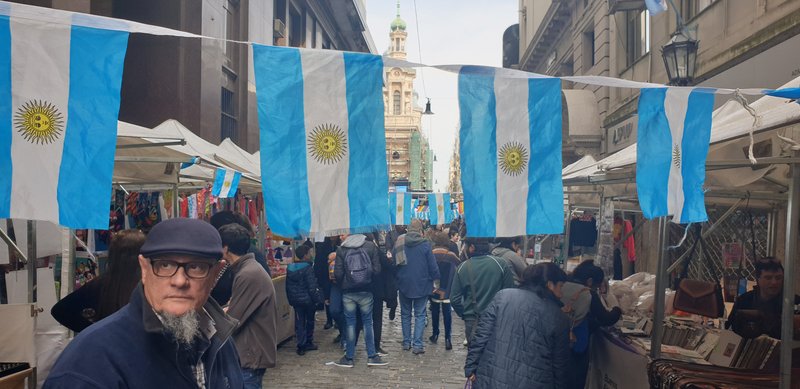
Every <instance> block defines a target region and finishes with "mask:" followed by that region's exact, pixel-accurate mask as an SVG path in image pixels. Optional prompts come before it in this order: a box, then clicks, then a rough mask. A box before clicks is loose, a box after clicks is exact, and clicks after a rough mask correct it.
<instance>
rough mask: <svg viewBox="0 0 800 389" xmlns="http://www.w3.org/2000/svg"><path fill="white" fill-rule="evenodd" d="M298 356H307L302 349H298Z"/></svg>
mask: <svg viewBox="0 0 800 389" xmlns="http://www.w3.org/2000/svg"><path fill="white" fill-rule="evenodd" d="M297 355H306V350H303V349H302V348H298V349H297Z"/></svg>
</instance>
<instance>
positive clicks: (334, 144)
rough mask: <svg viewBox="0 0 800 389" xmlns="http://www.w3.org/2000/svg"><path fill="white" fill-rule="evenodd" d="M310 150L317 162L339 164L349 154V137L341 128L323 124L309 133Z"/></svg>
mask: <svg viewBox="0 0 800 389" xmlns="http://www.w3.org/2000/svg"><path fill="white" fill-rule="evenodd" d="M308 148H309V151H310V154H311V156H312V157H313V158H314V159H316V160H317V162H320V163H324V164H326V165H329V164H333V163H336V162H339V161H340V160H341V159H342V158H343V157H344V155H345V153H346V152H347V136H346V135H345V133H344V131H342V129H341V128H339V126H337V125H335V124H332V123H323V124H320V125H318V126H316V127H314V129H313V130H311V132H310V133H309V135H308Z"/></svg>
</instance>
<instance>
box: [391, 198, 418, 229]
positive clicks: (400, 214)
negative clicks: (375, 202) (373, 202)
mask: <svg viewBox="0 0 800 389" xmlns="http://www.w3.org/2000/svg"><path fill="white" fill-rule="evenodd" d="M414 212H415V210H414V209H413V208H412V207H411V194H410V193H399V192H398V193H389V215H390V217H391V222H392V224H393V225H396V226H405V225H409V224H411V218H412V216H413V215H414Z"/></svg>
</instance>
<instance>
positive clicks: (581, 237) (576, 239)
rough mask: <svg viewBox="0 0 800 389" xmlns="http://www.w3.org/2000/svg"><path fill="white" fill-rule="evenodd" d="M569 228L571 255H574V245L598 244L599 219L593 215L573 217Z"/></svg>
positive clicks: (592, 245) (587, 245)
mask: <svg viewBox="0 0 800 389" xmlns="http://www.w3.org/2000/svg"><path fill="white" fill-rule="evenodd" d="M569 230H570V232H569V255H570V256H573V255H574V251H573V247H574V246H583V247H594V246H595V245H596V244H597V220H596V219H595V218H594V217H593V216H592V217H589V218H574V219H572V221H571V222H570V226H569Z"/></svg>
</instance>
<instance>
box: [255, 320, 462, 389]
mask: <svg viewBox="0 0 800 389" xmlns="http://www.w3.org/2000/svg"><path fill="white" fill-rule="evenodd" d="M387 312H388V310H387V309H384V319H383V340H382V347H383V349H384V350H385V351H386V352H387V353H388V354H389V355H388V356H386V357H384V360H386V361H388V362H389V365H388V366H380V367H367V357H366V351H365V350H364V340H363V337H364V335H363V333H362V334H361V337H360V338H359V341H358V345H357V348H356V354H355V367H353V368H343V367H338V366H333V365H326V363H328V362H332V361H335V360H338V359H339V358H341V356H342V355H343V351H342V350H341V348H340V347H339V345H338V344H335V343H334V342H333V340H334V338H335V337H336V334H337V333H338V331H337V330H336V329H334V328H331V329H329V330H323V329H322V327H323V325H324V324H325V313H324V312H317V320H316V324H317V325H316V330H315V333H314V339H315V340H314V342H315V343H317V344H318V345H319V350H317V351H310V352H307V353H306V355H304V356H299V355H297V353H296V352H295V340H294V338H292V339H289V340H288V341H286V342H284V343H283V344H282V345H280V346H279V347H278V366H276V367H275V368H273V369H268V370H267V373H266V375H265V376H264V387H265V388H414V389H417V388H459V389H460V388H463V387H464V381H465V379H464V378H463V376H464V373H463V372H464V359H465V358H466V355H467V350H466V347H464V346H463V341H464V322H463V321H461V319H459V318H458V316H456V314H455V313H453V339H452V342H453V349H452V350H451V351H447V350H445V346H444V325H443V324H440V329H441V331H442V333H441V334H440V335H439V342H438V343H437V344H431V343H430V341H429V340H428V337H429V336H430V335H431V328H430V309H428V323H429V324H428V327H427V328H425V335H424V337H423V339H424V343H425V353H424V354H422V355H414V354H412V353H411V351H403V348H402V339H403V336H402V329H401V326H400V308H399V307H398V309H397V316H396V317H395V319H394V321H389V319H388V315H387ZM439 320H441V317H440V318H439Z"/></svg>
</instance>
